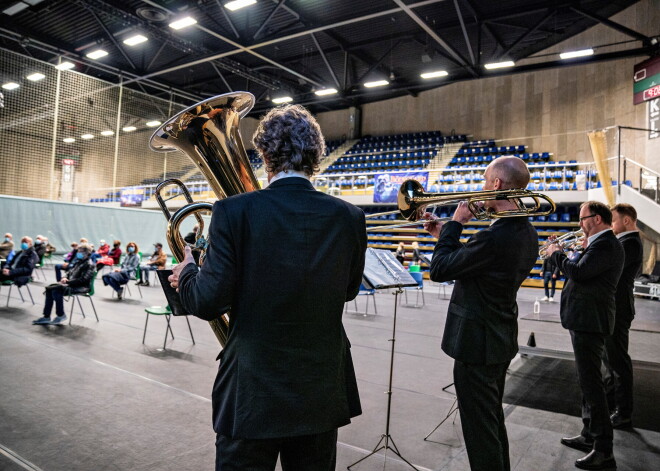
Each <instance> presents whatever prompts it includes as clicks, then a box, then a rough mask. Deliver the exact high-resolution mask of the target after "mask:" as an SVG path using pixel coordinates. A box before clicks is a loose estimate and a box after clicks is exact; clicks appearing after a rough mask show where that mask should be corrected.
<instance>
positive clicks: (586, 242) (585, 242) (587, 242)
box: [582, 237, 589, 249]
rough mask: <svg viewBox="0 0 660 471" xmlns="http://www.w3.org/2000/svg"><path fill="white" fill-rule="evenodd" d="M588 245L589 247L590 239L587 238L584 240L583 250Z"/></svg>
mask: <svg viewBox="0 0 660 471" xmlns="http://www.w3.org/2000/svg"><path fill="white" fill-rule="evenodd" d="M587 245H589V239H587V238H586V237H585V238H584V239H582V248H583V249H586V248H587Z"/></svg>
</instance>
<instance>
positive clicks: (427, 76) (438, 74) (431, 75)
mask: <svg viewBox="0 0 660 471" xmlns="http://www.w3.org/2000/svg"><path fill="white" fill-rule="evenodd" d="M447 75H449V73H448V72H447V71H446V70H436V71H435V72H424V73H423V74H420V77H422V78H423V79H432V78H437V77H446V76H447Z"/></svg>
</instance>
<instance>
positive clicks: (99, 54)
mask: <svg viewBox="0 0 660 471" xmlns="http://www.w3.org/2000/svg"><path fill="white" fill-rule="evenodd" d="M107 55H108V52H107V51H104V50H103V49H96V50H95V51H92V52H90V53H88V54H86V56H87V57H89V58H90V59H95V60H96V59H100V58H101V57H105V56H107Z"/></svg>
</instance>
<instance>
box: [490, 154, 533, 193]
mask: <svg viewBox="0 0 660 471" xmlns="http://www.w3.org/2000/svg"><path fill="white" fill-rule="evenodd" d="M486 172H488V179H489V180H491V181H492V182H493V185H494V184H495V179H499V180H500V187H499V189H500V190H508V189H510V188H526V187H527V184H528V183H529V170H528V169H527V165H525V162H523V161H522V159H520V158H518V157H500V158H498V159H496V160H493V161H492V162H491V164H490V165H489V166H488V168H487V169H486Z"/></svg>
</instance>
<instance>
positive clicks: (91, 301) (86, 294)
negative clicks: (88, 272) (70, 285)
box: [69, 271, 114, 325]
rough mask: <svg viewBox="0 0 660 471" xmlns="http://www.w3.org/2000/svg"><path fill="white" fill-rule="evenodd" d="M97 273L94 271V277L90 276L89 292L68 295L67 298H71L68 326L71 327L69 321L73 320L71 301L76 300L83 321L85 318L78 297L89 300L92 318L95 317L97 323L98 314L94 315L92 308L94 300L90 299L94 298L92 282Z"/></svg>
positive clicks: (72, 303)
mask: <svg viewBox="0 0 660 471" xmlns="http://www.w3.org/2000/svg"><path fill="white" fill-rule="evenodd" d="M97 273H98V272H97V271H94V275H93V276H92V281H91V282H90V283H89V291H88V292H87V293H71V294H69V298H71V312H70V313H69V325H71V319H72V318H73V305H74V304H75V302H73V299H76V300H77V301H78V306H79V307H80V312H81V313H82V316H83V319H84V318H85V310H84V309H83V307H82V304H81V303H80V296H82V297H85V298H87V299H89V302H90V304H91V305H92V309H93V310H94V317H96V322H99V316H98V314H96V307H95V306H94V300H93V299H92V296H94V281H96V274H97ZM113 292H114V290H113Z"/></svg>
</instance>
